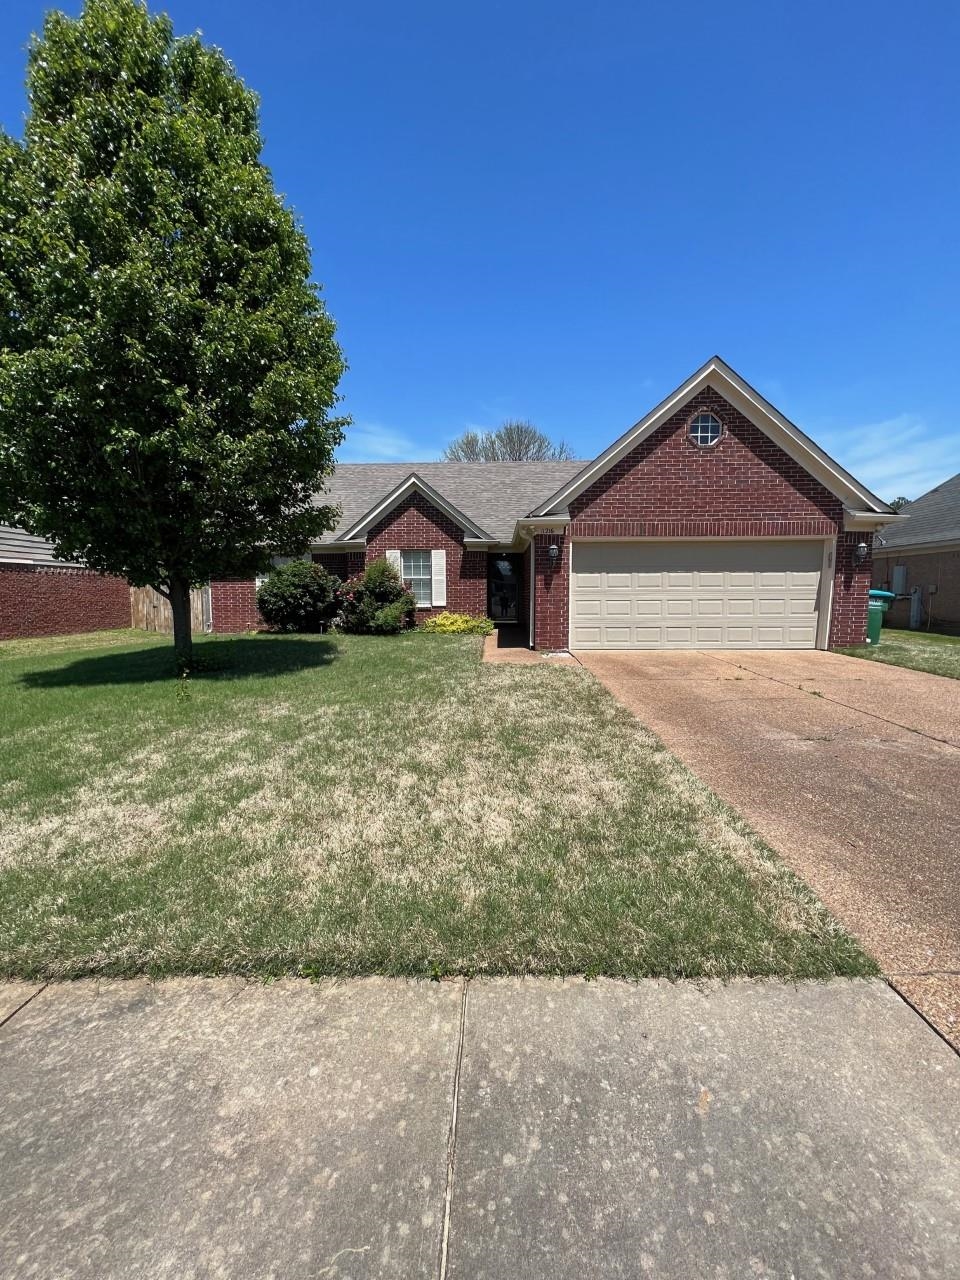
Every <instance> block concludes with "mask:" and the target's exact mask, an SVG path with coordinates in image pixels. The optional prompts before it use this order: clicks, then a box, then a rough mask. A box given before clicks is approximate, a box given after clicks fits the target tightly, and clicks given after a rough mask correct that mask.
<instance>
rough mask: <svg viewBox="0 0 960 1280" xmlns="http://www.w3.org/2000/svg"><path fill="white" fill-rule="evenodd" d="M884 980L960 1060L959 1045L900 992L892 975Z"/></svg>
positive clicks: (907, 975)
mask: <svg viewBox="0 0 960 1280" xmlns="http://www.w3.org/2000/svg"><path fill="white" fill-rule="evenodd" d="M901 976H903V977H910V976H913V975H909V974H903V975H901ZM883 978H884V981H885V982H886V984H887V986H888V987H889V988H890V990H891V991H895V992H896V994H897V995H898V996H899V998H900V999H901V1000H902V1001H903V1003H904V1004H905V1005H908V1006H909V1007H910V1008H911V1009H912V1010H913V1012H914V1013H915V1014H916V1015H917V1017H918V1018H919V1019H920V1021H921V1022H925V1023H926V1024H927V1026H928V1027H929V1028H930V1030H931V1031H932V1032H933V1033H934V1034H935V1035H936V1036H937V1037H938V1038H939V1039H940V1040H942V1041H943V1043H944V1044H945V1045H946V1046H947V1048H948V1049H950V1050H952V1051H953V1052H954V1053H955V1054H956V1055H957V1057H958V1058H960V1046H958V1045H957V1044H955V1043H954V1041H953V1040H951V1039H950V1037H949V1036H948V1035H947V1034H946V1033H945V1032H943V1031H941V1030H940V1028H939V1027H938V1026H937V1024H936V1023H935V1022H933V1021H931V1019H930V1018H928V1017H927V1015H926V1014H925V1013H924V1012H923V1010H922V1009H921V1008H920V1007H919V1006H918V1005H916V1004H914V1003H913V1001H912V1000H911V999H910V997H909V996H908V995H905V994H904V993H903V992H902V991H901V990H900V988H899V987H898V986H897V984H896V983H895V982H894V980H893V978H892V977H891V976H890V974H884V975H883Z"/></svg>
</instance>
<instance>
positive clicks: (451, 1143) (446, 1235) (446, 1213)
mask: <svg viewBox="0 0 960 1280" xmlns="http://www.w3.org/2000/svg"><path fill="white" fill-rule="evenodd" d="M469 981H470V980H469V978H464V979H463V992H462V994H461V996H460V1026H459V1031H458V1035H457V1055H456V1059H455V1060H454V1066H453V1095H452V1098H451V1104H450V1128H449V1130H448V1132H447V1185H446V1189H445V1191H444V1196H443V1231H442V1233H441V1236H440V1265H439V1270H438V1273H437V1276H438V1280H446V1275H447V1256H448V1251H449V1247H450V1206H451V1204H452V1202H453V1166H454V1161H455V1159H456V1154H457V1112H458V1110H459V1108H460V1073H461V1071H462V1068H463V1040H464V1031H465V1028H466V1024H467V987H468V985H469Z"/></svg>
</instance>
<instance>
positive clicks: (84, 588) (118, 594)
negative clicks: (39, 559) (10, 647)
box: [0, 564, 130, 640]
mask: <svg viewBox="0 0 960 1280" xmlns="http://www.w3.org/2000/svg"><path fill="white" fill-rule="evenodd" d="M129 626H130V588H129V587H128V586H127V584H126V582H125V581H124V580H123V578H109V577H105V576H103V575H102V574H99V573H94V572H93V571H92V570H91V569H77V568H73V567H68V566H66V565H64V566H59V565H50V566H48V565H13V564H4V565H0V640H13V639H25V638H28V637H30V636H65V635H75V634H76V633H78V632H81V631H112V630H116V629H117V628H118V627H129Z"/></svg>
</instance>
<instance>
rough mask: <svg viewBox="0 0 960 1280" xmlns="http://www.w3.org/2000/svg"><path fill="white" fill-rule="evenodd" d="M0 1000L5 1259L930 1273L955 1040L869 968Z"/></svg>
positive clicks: (939, 1235) (314, 1267) (464, 1272)
mask: <svg viewBox="0 0 960 1280" xmlns="http://www.w3.org/2000/svg"><path fill="white" fill-rule="evenodd" d="M31 997H32V998H31ZM25 1001H26V1003H24V1002H25ZM9 1015H12V1016H9ZM2 1016H8V1021H7V1022H6V1023H5V1024H4V1025H3V1026H2V1028H0V1079H2V1081H3V1086H4V1087H3V1091H2V1097H0V1170H2V1187H0V1197H2V1212H0V1275H3V1276H4V1277H11V1278H13V1277H21V1276H23V1277H33V1278H36V1280H53V1278H54V1277H56V1278H57V1280H60V1278H61V1277H68V1276H69V1277H71V1280H87V1278H89V1280H93V1278H94V1277H95V1278H96V1280H112V1278H114V1277H131V1278H132V1277H137V1278H138V1280H145V1278H150V1277H157V1278H159V1277H170V1278H171V1280H174V1278H175V1280H190V1278H192V1277H196V1278H197V1280H199V1278H201V1277H202V1278H204V1280H206V1278H207V1277H230V1278H232V1277H250V1278H251V1280H266V1278H267V1277H276V1278H277V1280H299V1278H303V1280H307V1278H308V1277H309V1278H310V1280H315V1278H318V1277H338V1278H340V1280H342V1278H344V1277H350V1278H352V1280H364V1278H367V1277H420V1276H423V1277H445V1276H450V1277H459V1278H460V1280H479V1278H481V1277H484V1278H487V1277H488V1278H489V1280H513V1278H514V1277H517V1278H519V1277H523V1278H524V1280H539V1278H541V1277H543V1278H544V1280H546V1278H547V1277H549V1280H566V1278H567V1277H570V1280H586V1278H588V1277H594V1276H596V1277H609V1276H624V1277H625V1276H630V1277H634V1276H660V1277H676V1278H678V1280H679V1278H680V1277H682V1278H683V1280H690V1278H691V1277H707V1276H709V1277H730V1278H731V1280H733V1278H737V1280H739V1277H743V1276H750V1277H768V1278H771V1280H772V1278H777V1280H788V1278H789V1277H804V1278H805V1277H812V1276H829V1277H831V1278H832V1280H838V1278H841V1277H851V1278H852V1277H857V1278H858V1280H862V1278H863V1277H869V1276H876V1277H894V1276H896V1277H901V1276H904V1277H905V1276H916V1277H923V1278H924V1280H934V1278H936V1277H943V1278H947V1277H955V1276H956V1275H957V1258H958V1256H960V1254H958V1250H960V1159H958V1151H960V1059H958V1058H957V1056H956V1055H955V1054H954V1053H953V1051H952V1050H951V1049H950V1048H949V1047H948V1046H947V1045H946V1044H945V1043H944V1042H943V1041H942V1040H940V1039H938V1038H937V1036H936V1035H934V1033H933V1032H931V1031H930V1029H929V1028H928V1027H927V1026H926V1025H925V1024H924V1023H923V1022H922V1020H921V1019H920V1018H918V1017H917V1015H916V1014H915V1013H913V1011H912V1010H911V1009H910V1008H909V1006H907V1005H906V1004H905V1003H904V1002H903V1001H902V1000H901V999H900V998H899V997H898V996H897V995H896V994H895V993H894V992H893V991H892V990H891V989H890V988H889V987H887V986H886V985H885V984H884V983H881V982H839V981H838V982H833V983H829V984H822V985H817V984H809V985H801V986H799V987H792V986H786V985H782V984H779V983H772V982H771V983H755V982H735V983H730V984H728V985H727V986H719V985H714V984H707V985H704V986H697V985H694V984H687V983H680V984H669V983H662V982H645V983H640V984H637V985H633V984H628V983H621V982H612V981H606V980H601V981H597V982H589V983H587V982H583V981H580V980H574V981H566V982H560V981H534V980H516V981H515V980H502V981H496V980H494V981H476V982H471V983H462V982H449V983H448V982H444V983H422V984H421V983H407V982H390V981H386V980H380V979H369V980H361V981H355V982H343V983H337V982H321V983H317V984H316V985H311V984H309V983H305V982H293V981H289V982H279V983H274V984H271V985H260V984H254V983H243V982H241V981H233V980H222V981H216V980H202V979H192V980H191V979H184V980H174V981H167V982H162V983H150V982H147V981H133V982H115V983H100V984H98V983H93V982H84V983H74V984H64V985H58V986H50V987H48V988H46V989H44V990H42V991H40V992H39V993H37V989H36V988H31V987H28V986H20V985H17V984H11V985H8V986H5V987H4V986H0V1017H2Z"/></svg>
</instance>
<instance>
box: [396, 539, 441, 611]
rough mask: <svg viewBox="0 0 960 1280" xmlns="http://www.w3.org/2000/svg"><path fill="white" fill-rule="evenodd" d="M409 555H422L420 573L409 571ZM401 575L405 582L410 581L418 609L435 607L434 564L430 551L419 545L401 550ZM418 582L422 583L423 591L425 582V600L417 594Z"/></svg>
mask: <svg viewBox="0 0 960 1280" xmlns="http://www.w3.org/2000/svg"><path fill="white" fill-rule="evenodd" d="M408 556H419V557H420V572H419V573H416V574H412V573H408V572H407V557H408ZM400 577H401V578H402V579H403V581H404V582H409V583H410V589H411V591H412V592H413V598H414V600H416V602H417V608H418V609H432V608H433V566H432V558H431V553H430V552H429V551H424V550H422V549H421V548H419V547H413V548H411V549H410V550H409V551H401V552H400ZM417 583H420V584H421V591H423V590H424V584H425V591H426V599H425V600H421V599H420V597H419V596H418V594H417V587H416V585H415V584H417Z"/></svg>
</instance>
